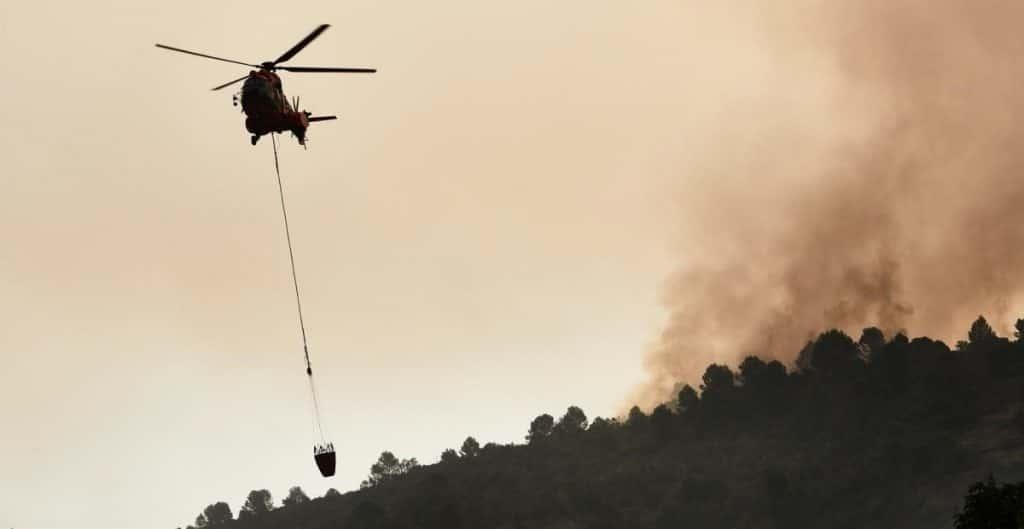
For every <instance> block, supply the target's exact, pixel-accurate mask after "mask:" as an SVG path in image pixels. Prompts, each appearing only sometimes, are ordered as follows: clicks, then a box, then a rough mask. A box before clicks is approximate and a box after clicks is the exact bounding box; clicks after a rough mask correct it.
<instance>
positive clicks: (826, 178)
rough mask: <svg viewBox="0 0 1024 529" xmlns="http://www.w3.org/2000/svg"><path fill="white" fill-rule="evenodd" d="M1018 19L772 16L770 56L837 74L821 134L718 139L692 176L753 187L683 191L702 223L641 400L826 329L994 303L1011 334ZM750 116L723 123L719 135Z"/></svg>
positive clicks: (1021, 154) (840, 9)
mask: <svg viewBox="0 0 1024 529" xmlns="http://www.w3.org/2000/svg"><path fill="white" fill-rule="evenodd" d="M1022 16H1024V4H1020V3H1017V2H984V3H977V2H971V1H969V0H947V1H942V2H934V1H924V0H912V1H903V2H885V1H866V0H861V1H859V2H843V3H833V5H830V6H825V7H823V6H813V7H812V6H809V5H805V6H803V7H802V9H801V12H800V13H799V14H796V15H794V14H792V13H788V14H783V15H778V16H776V14H771V13H768V14H766V15H765V20H766V22H765V25H766V27H767V30H766V31H765V32H764V34H765V35H767V36H766V37H765V38H766V39H767V40H771V41H772V42H771V45H770V46H766V48H768V49H770V51H768V52H766V53H772V54H773V59H774V60H777V61H779V62H780V64H792V63H800V61H806V57H807V56H808V54H814V56H816V57H824V60H823V62H825V63H826V64H828V67H827V68H821V69H820V71H818V72H816V75H821V76H827V77H829V78H830V81H831V82H830V84H828V86H830V87H831V89H830V90H831V92H830V94H829V98H830V100H831V104H830V107H829V108H830V111H829V112H830V114H829V115H826V116H823V120H825V121H827V122H828V126H827V129H828V133H827V134H824V135H823V136H827V138H826V139H822V138H818V139H817V140H808V139H807V136H808V135H809V134H814V132H813V131H812V132H807V131H803V133H800V132H799V131H797V132H793V131H790V130H781V131H780V132H779V134H778V135H777V137H774V138H770V139H767V140H765V141H763V142H762V144H761V147H760V148H756V149H751V148H749V147H745V148H743V149H742V150H741V149H736V150H734V151H730V150H729V148H728V147H725V148H723V149H722V151H721V152H717V153H715V156H716V157H718V159H717V160H716V161H715V162H714V163H712V164H707V165H708V166H711V167H715V168H716V171H717V174H714V175H710V176H707V175H697V176H694V175H693V174H692V173H693V171H690V172H689V173H688V174H687V178H691V177H693V178H708V179H720V180H723V181H725V182H729V181H730V179H731V181H740V182H744V183H745V184H746V185H730V184H721V185H718V186H717V187H716V186H710V187H707V186H706V187H704V188H701V189H700V190H699V191H697V192H695V193H694V194H695V195H696V196H694V197H691V198H689V199H688V201H687V203H686V205H687V206H688V207H687V208H685V209H686V212H687V213H686V217H685V218H684V224H686V225H692V226H695V227H694V228H689V229H688V231H687V232H685V235H684V238H685V239H686V241H685V253H684V256H683V257H684V263H683V265H682V266H681V268H680V269H679V270H678V272H677V273H675V274H674V276H673V277H672V278H671V279H670V281H669V284H668V286H667V288H666V293H665V303H666V306H667V308H668V311H669V318H668V322H667V324H666V328H665V329H664V332H663V334H662V336H661V337H660V338H659V340H658V342H657V343H656V345H655V346H654V347H653V348H652V351H651V352H650V353H649V355H648V357H647V367H648V370H649V374H650V380H649V382H648V383H647V384H646V385H645V386H644V387H642V388H641V389H640V391H639V392H638V394H637V395H635V396H634V397H635V399H636V401H637V402H639V403H641V404H645V405H651V404H653V403H656V402H660V401H663V400H666V399H668V398H670V395H671V390H672V389H673V388H674V387H675V386H676V384H678V383H679V382H688V383H691V384H695V383H699V380H700V375H701V374H702V372H703V369H704V368H705V367H706V366H707V365H708V364H709V363H711V362H719V363H721V362H725V363H728V364H731V365H733V366H735V365H736V364H737V363H738V361H739V360H740V359H741V358H742V356H744V355H746V354H757V355H759V356H762V357H772V358H778V359H780V360H783V361H786V362H792V360H793V359H794V358H795V356H796V354H797V353H798V351H799V350H800V348H801V347H802V345H803V344H804V343H806V341H807V340H808V339H809V338H811V337H813V336H814V335H815V334H816V333H818V332H821V331H823V330H826V329H828V328H833V327H836V328H840V329H844V330H846V331H847V332H848V333H850V334H853V336H854V338H856V337H857V336H858V335H859V332H860V330H861V328H863V327H865V326H869V325H878V326H880V327H882V328H883V329H885V330H886V331H887V332H890V333H891V332H893V331H896V330H906V331H909V332H910V333H912V334H915V335H918V334H928V335H930V336H934V337H936V338H941V339H944V340H947V341H955V340H957V339H960V338H961V337H962V336H963V335H964V333H965V332H966V328H967V326H968V325H969V324H970V322H971V320H972V319H973V318H974V317H976V316H977V315H978V314H981V313H984V314H985V315H986V316H987V317H988V318H989V320H990V321H992V322H993V324H994V325H995V326H996V328H997V330H1000V331H1002V332H1007V331H1008V330H1009V328H1010V325H1011V323H1012V322H1013V320H1014V319H1015V318H1016V317H1017V314H1016V313H1015V311H1016V308H1017V307H1016V305H1015V303H1016V302H1017V301H1018V296H1019V293H1020V285H1021V284H1022V281H1021V280H1020V279H1019V278H1018V271H1020V270H1022V269H1024V239H1022V237H1021V236H1022V235H1024V233H1022V232H1024V208H1022V207H1021V205H1022V204H1024V181H1022V180H1021V178H1022V177H1024V171H1022V170H1021V169H1022V168H1024V141H1022V135H1021V133H1020V130H1019V125H1018V123H1020V117H1021V105H1022V103H1024V94H1022V93H1021V91H1020V87H1021V86H1024V85H1022V83H1021V81H1022V77H1024V60H1022V59H1021V57H1024V54H1022V53H1021V52H1022V51H1024V34H1022V33H1021V32H1020V31H1019V28H1018V27H1017V24H1016V21H1019V20H1022ZM794 29H796V30H798V31H794ZM805 64H806V65H811V64H812V63H810V62H806V63H805ZM814 64H818V63H814ZM757 89H762V88H760V87H758V88H757ZM763 89H764V90H768V91H770V90H773V88H772V87H764V88H763ZM782 89H784V90H793V89H795V88H794V87H793V86H786V87H783V88H782ZM749 119H751V120H765V121H769V122H770V121H772V120H784V119H785V116H773V115H772V113H771V110H766V111H765V113H764V114H763V115H755V116H751V117H750V118H749ZM740 126H746V125H745V124H742V123H741V124H739V125H737V124H735V123H727V124H723V128H722V130H721V131H720V133H721V136H722V142H723V143H724V144H726V145H727V144H728V143H729V141H730V139H731V138H732V137H733V136H734V135H735V130H736V127H740ZM780 158H784V159H788V162H786V163H779V162H778V160H779V159H780ZM751 171H754V172H757V173H758V174H756V175H752V174H749V173H750V172H751ZM737 173H742V174H737ZM702 204H704V205H702Z"/></svg>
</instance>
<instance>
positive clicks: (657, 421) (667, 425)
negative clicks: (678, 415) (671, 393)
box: [651, 404, 674, 439]
mask: <svg viewBox="0 0 1024 529" xmlns="http://www.w3.org/2000/svg"><path fill="white" fill-rule="evenodd" d="M673 424H674V417H673V415H672V410H670V409H669V407H668V406H666V405H665V404H659V405H658V406H657V407H655V408H654V411H652V412H651V426H652V427H653V428H654V433H655V434H656V435H657V436H658V437H660V438H662V439H665V438H668V437H670V436H671V435H672V426H673Z"/></svg>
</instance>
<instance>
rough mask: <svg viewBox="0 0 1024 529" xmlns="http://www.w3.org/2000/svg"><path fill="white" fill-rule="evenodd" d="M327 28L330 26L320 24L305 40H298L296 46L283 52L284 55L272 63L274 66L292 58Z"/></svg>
mask: <svg viewBox="0 0 1024 529" xmlns="http://www.w3.org/2000/svg"><path fill="white" fill-rule="evenodd" d="M329 27H331V26H330V25H328V24H321V25H319V26H317V28H316V29H314V30H313V32H312V33H310V34H309V35H306V38H304V39H302V40H300V41H299V43H298V44H296V45H294V46H292V49H290V50H288V51H286V52H284V55H281V56H280V57H278V58H277V60H276V61H274V64H275V65H276V64H277V63H281V62H284V61H287V60H288V59H291V58H292V57H294V56H295V54H296V53H299V52H300V51H302V48H305V47H306V46H307V45H308V44H309V43H310V42H313V39H315V38H317V37H319V36H320V34H321V33H323V32H324V31H325V30H326V29H327V28H329Z"/></svg>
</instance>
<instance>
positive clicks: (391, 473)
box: [359, 451, 419, 489]
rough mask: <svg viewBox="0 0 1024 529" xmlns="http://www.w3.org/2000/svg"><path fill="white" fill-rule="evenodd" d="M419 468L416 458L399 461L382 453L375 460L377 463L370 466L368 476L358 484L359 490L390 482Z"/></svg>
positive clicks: (390, 454)
mask: <svg viewBox="0 0 1024 529" xmlns="http://www.w3.org/2000/svg"><path fill="white" fill-rule="evenodd" d="M418 466H419V462H418V461H416V458H415V457H414V458H412V459H402V460H399V459H398V458H397V457H395V454H392V453H391V452H388V451H384V452H381V454H380V457H379V458H377V462H376V463H374V464H373V465H371V466H370V475H369V476H368V477H367V478H366V479H365V480H364V481H363V482H362V483H360V485H359V487H360V488H364V489H365V488H368V487H374V486H377V485H380V484H381V483H384V482H386V481H390V480H392V479H394V478H396V477H398V476H401V475H402V474H405V473H407V472H409V471H410V470H412V469H413V468H416V467H418Z"/></svg>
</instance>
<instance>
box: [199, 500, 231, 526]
mask: <svg viewBox="0 0 1024 529" xmlns="http://www.w3.org/2000/svg"><path fill="white" fill-rule="evenodd" d="M203 516H204V517H205V518H206V523H207V524H208V525H218V524H222V523H227V522H230V521H231V520H232V519H233V518H234V515H232V514H231V507H230V506H229V505H228V504H227V503H225V502H222V501H219V502H217V503H214V504H213V505H207V506H206V508H205V509H203ZM197 521H198V520H197Z"/></svg>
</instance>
